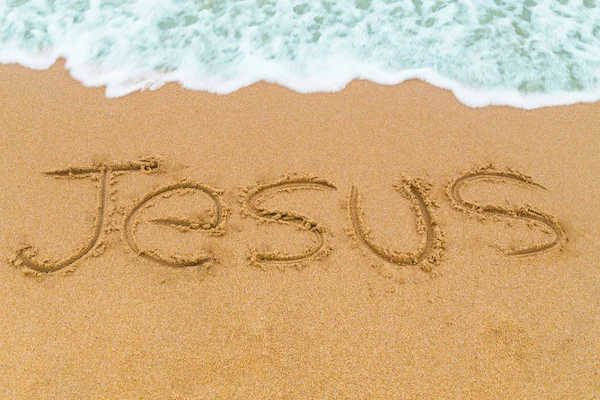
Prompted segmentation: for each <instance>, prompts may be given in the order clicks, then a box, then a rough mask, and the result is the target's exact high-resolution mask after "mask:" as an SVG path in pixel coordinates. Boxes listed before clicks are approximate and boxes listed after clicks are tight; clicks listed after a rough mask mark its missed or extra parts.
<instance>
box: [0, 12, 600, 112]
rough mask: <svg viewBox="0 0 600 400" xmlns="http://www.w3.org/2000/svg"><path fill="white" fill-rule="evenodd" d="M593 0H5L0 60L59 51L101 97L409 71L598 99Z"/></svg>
mask: <svg viewBox="0 0 600 400" xmlns="http://www.w3.org/2000/svg"><path fill="white" fill-rule="evenodd" d="M596 2H597V0H578V1H575V0H545V1H542V0H537V1H536V0H525V1H518V2H517V1H515V0H493V1H490V0H452V1H451V0H338V1H329V0H322V1H314V0H313V1H311V2H306V1H292V0H288V1H281V0H280V1H277V0H221V1H219V0H200V1H199V0H161V1H158V0H5V1H4V2H0V63H18V64H21V65H24V66H26V67H29V68H35V69H46V68H49V67H50V66H51V65H52V64H53V63H54V62H56V60H57V59H58V58H60V57H63V58H65V59H66V60H67V63H66V67H67V68H68V69H69V70H70V72H71V75H72V76H73V77H74V78H76V79H78V80H80V81H81V82H82V83H83V84H84V85H86V86H106V95H107V97H119V96H123V95H126V94H128V93H131V92H134V91H138V90H144V89H156V88H159V87H160V86H162V85H163V84H164V83H166V82H179V83H180V84H181V85H182V86H184V87H186V88H189V89H193V90H205V91H210V92H214V93H222V94H225V93H230V92H233V91H235V90H238V89H240V88H242V87H244V86H248V85H250V84H252V83H255V82H258V81H267V82H274V83H278V84H281V85H284V86H286V87H289V88H291V89H293V90H296V91H298V92H302V93H308V92H334V91H339V90H341V89H343V88H344V87H345V86H346V85H347V84H348V83H349V82H350V81H351V80H353V79H367V80H370V81H373V82H376V83H379V84H388V85H390V84H398V83H400V82H402V81H404V80H407V79H412V78H418V79H422V80H424V81H427V82H429V83H431V84H433V85H435V86H439V87H442V88H445V89H449V90H451V91H452V92H453V93H454V94H455V95H456V97H457V98H458V99H459V100H460V101H461V102H463V103H464V104H466V105H468V106H471V107H482V106H487V105H510V106H514V107H520V108H526V109H531V108H537V107H542V106H549V105H562V104H572V103H576V102H592V101H597V100H599V99H600V4H598V5H597V4H596Z"/></svg>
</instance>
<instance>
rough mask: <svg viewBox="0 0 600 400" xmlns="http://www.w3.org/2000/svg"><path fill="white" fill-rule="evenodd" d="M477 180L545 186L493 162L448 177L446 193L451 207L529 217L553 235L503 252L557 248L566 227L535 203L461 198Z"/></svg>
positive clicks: (482, 213) (483, 213)
mask: <svg viewBox="0 0 600 400" xmlns="http://www.w3.org/2000/svg"><path fill="white" fill-rule="evenodd" d="M476 181H492V182H497V181H512V182H516V183H519V184H522V185H524V186H525V187H527V188H529V189H537V190H546V188H544V187H543V186H542V185H540V184H538V183H536V182H534V181H533V179H532V178H531V177H529V176H527V175H524V174H522V173H520V172H518V171H514V170H511V169H507V170H505V171H502V170H499V169H497V168H495V167H494V166H492V165H484V166H480V167H477V168H475V169H474V170H472V171H466V172H463V173H462V174H461V175H460V176H459V177H458V178H456V179H455V180H453V181H451V182H450V184H449V185H448V186H447V189H446V194H447V195H448V197H449V198H450V201H451V203H452V207H453V208H454V209H456V210H458V211H461V212H466V213H467V214H477V215H480V216H486V215H498V216H502V217H507V218H517V219H524V220H529V221H531V220H533V221H537V222H540V223H541V224H543V225H545V226H547V227H548V228H549V229H550V230H551V231H552V232H553V233H554V239H553V240H551V241H549V242H546V243H544V244H539V245H534V246H530V247H523V248H519V249H513V250H508V251H506V252H505V253H506V254H507V255H511V256H527V255H533V254H537V253H540V252H543V251H547V250H550V249H552V248H555V247H559V248H560V246H561V245H562V243H563V242H565V241H566V239H567V238H566V235H565V231H564V229H563V227H562V226H561V224H560V223H559V222H558V220H557V219H556V218H555V217H554V216H552V215H550V214H547V213H544V212H542V211H540V210H537V209H536V208H534V207H531V206H522V207H514V208H508V207H502V206H496V205H489V204H486V205H480V204H476V203H471V202H468V201H466V200H464V199H463V197H462V195H461V189H462V188H463V187H464V186H465V185H467V184H469V183H472V182H476Z"/></svg>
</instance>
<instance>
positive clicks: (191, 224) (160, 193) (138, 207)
mask: <svg viewBox="0 0 600 400" xmlns="http://www.w3.org/2000/svg"><path fill="white" fill-rule="evenodd" d="M194 191H196V192H200V193H204V194H206V195H208V196H209V197H210V199H211V200H212V202H213V208H212V211H211V216H212V218H211V219H212V220H211V221H210V222H203V221H190V220H186V219H182V218H177V217H166V218H156V219H154V220H152V222H154V223H156V224H159V225H165V226H169V227H171V228H174V229H177V230H181V231H189V230H204V231H206V232H207V233H208V235H210V236H221V235H223V234H224V232H225V231H224V225H225V219H226V217H227V213H228V211H227V208H226V207H225V206H224V205H223V201H222V200H221V194H222V191H221V190H217V189H213V188H211V187H209V186H207V185H204V184H201V183H195V182H187V181H182V182H178V183H175V184H172V185H168V186H163V187H161V188H158V189H156V190H154V191H152V192H150V193H147V194H146V195H145V196H144V197H142V199H140V200H139V201H137V202H136V203H135V204H134V205H133V207H132V208H131V211H130V212H129V213H128V214H127V216H126V217H125V223H124V229H123V236H124V240H125V242H127V244H128V245H129V247H131V249H132V250H133V251H134V252H135V253H136V254H138V255H139V256H140V257H142V258H145V259H146V260H149V261H152V262H155V263H157V264H160V265H164V266H168V267H196V266H201V265H203V264H205V263H206V262H208V261H211V260H214V256H213V255H212V254H210V253H208V252H202V253H201V254H199V255H196V256H192V257H184V256H178V255H168V256H167V255H163V254H160V253H159V252H158V251H156V250H148V249H146V250H145V249H142V247H141V246H140V244H139V243H138V241H137V239H136V238H135V230H136V227H137V225H138V224H139V219H138V218H137V216H138V214H139V213H140V211H142V210H143V209H144V208H145V207H147V206H149V205H150V204H151V203H153V202H156V201H158V200H160V199H161V198H166V197H169V196H170V195H172V194H174V193H177V192H179V193H180V194H186V193H191V192H194Z"/></svg>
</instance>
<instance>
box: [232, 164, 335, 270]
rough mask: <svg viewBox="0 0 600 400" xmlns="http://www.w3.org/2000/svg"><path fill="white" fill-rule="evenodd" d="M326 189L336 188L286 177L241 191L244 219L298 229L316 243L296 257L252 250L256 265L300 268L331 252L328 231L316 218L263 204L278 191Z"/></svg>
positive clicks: (308, 179) (324, 182) (306, 178)
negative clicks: (310, 236) (308, 234)
mask: <svg viewBox="0 0 600 400" xmlns="http://www.w3.org/2000/svg"><path fill="white" fill-rule="evenodd" d="M308 189H312V190H325V189H333V190H335V189H336V187H335V186H334V185H333V184H332V183H331V182H329V181H327V180H325V179H320V178H316V177H313V176H291V175H290V176H285V177H284V178H282V179H280V180H278V181H276V182H273V183H267V184H264V185H258V186H255V187H251V188H242V189H240V191H241V195H240V196H241V204H242V216H247V215H250V216H252V218H255V219H257V220H259V221H262V222H278V223H283V224H291V225H295V226H297V227H298V228H299V229H300V230H304V231H308V232H310V233H312V235H313V236H314V239H315V244H314V245H313V246H311V247H308V248H307V249H306V250H305V251H304V252H302V253H297V254H285V253H279V252H270V253H259V252H256V251H254V250H252V251H251V253H250V256H249V259H250V262H251V263H252V264H253V265H257V266H260V267H264V266H265V264H273V265H276V266H278V267H280V268H283V266H285V265H290V266H295V267H297V268H301V267H302V266H303V265H304V264H305V263H306V262H308V261H310V260H320V259H323V258H325V257H327V255H329V253H330V252H331V246H330V245H328V244H327V242H326V241H325V237H324V235H323V234H324V232H325V228H324V227H323V226H322V225H320V224H319V223H318V222H316V221H314V220H313V219H311V218H309V217H306V216H304V215H302V214H300V213H297V212H294V211H286V210H277V209H267V208H265V207H264V206H263V205H262V203H263V202H264V200H265V199H266V198H267V197H270V196H272V195H274V194H275V193H277V192H291V191H296V190H308Z"/></svg>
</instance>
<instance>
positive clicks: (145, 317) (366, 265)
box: [0, 63, 600, 399]
mask: <svg viewBox="0 0 600 400" xmlns="http://www.w3.org/2000/svg"><path fill="white" fill-rule="evenodd" d="M63 68H64V64H62V63H59V64H57V65H55V66H54V67H52V68H51V69H50V70H49V71H44V72H36V71H31V70H27V69H24V68H20V67H16V66H2V67H1V68H0V168H1V171H2V172H1V176H2V179H1V180H0V193H1V196H0V257H1V261H0V398H2V399H58V398H60V399H100V398H104V399H210V398H227V399H229V398H232V399H233V398H238V399H260V398H290V399H308V398H356V399H358V398H373V399H382V398H405V399H440V398H449V399H452V398H473V399H593V398H599V397H600V374H599V372H598V371H599V369H600V316H599V310H600V273H599V271H600V270H599V267H600V266H599V261H600V246H599V245H600V228H599V226H600V207H599V206H600V189H599V187H598V182H600V179H599V178H600V167H599V161H600V156H599V154H600V103H596V104H578V105H573V106H568V107H553V108H544V109H540V110H535V111H524V110H518V109H512V108H506V107H488V108H484V109H470V108H467V107H465V106H463V105H462V104H460V103H458V102H457V101H456V99H455V98H454V97H453V96H452V94H451V93H449V92H447V91H444V90H439V89H436V88H433V87H431V86H428V85H426V84H424V83H422V82H416V81H411V82H407V83H404V84H401V85H398V86H393V87H384V86H378V85H375V84H371V83H367V82H359V81H355V82H353V83H352V84H350V85H349V86H348V87H347V88H346V89H345V90H344V91H342V92H340V93H335V94H311V95H302V94H298V93H294V92H292V91H290V90H288V89H285V88H282V87H279V86H275V85H268V84H257V85H253V86H251V87H248V88H245V89H243V90H240V91H238V92H236V93H233V94H230V95H227V96H217V95H212V94H207V93H200V92H191V91H186V90H184V89H181V88H180V87H178V86H177V85H167V86H166V87H164V88H162V89H160V90H158V91H155V92H150V91H147V92H142V93H136V94H132V95H130V96H127V97H124V98H120V99H112V100H111V99H106V98H105V97H104V92H103V90H102V89H100V88H98V89H89V88H85V87H83V86H82V85H81V84H79V83H78V82H76V81H74V80H72V79H71V78H70V77H69V76H68V73H67V72H66V71H65V70H64V69H63ZM140 160H141V161H140ZM135 162H142V163H145V164H143V165H142V164H129V163H135ZM489 164H492V165H493V167H489V166H487V165H489ZM143 166H145V169H146V171H141V169H143ZM482 166H483V167H482ZM486 166H487V167H486ZM69 168H70V170H69ZM86 168H87V169H86ZM119 169H120V170H121V171H120V172H119V171H117V170H119ZM61 170H62V172H61ZM52 171H54V172H53V173H50V174H44V172H52ZM465 171H466V172H465ZM69 172H70V173H71V175H69ZM461 174H464V175H461ZM523 174H524V175H527V176H529V177H531V178H528V177H527V176H524V175H523ZM451 182H454V184H455V186H454V187H453V186H452V185H450V186H448V184H449V183H451ZM275 183H277V184H275ZM538 185H542V186H543V187H544V188H545V190H543V189H542V188H541V187H540V186H538ZM532 189H534V190H532ZM448 194H450V197H452V199H450V198H449V196H448ZM100 211H102V212H100ZM100 222H101V223H102V224H101V226H100V224H99V223H100ZM95 224H96V225H97V227H96V228H95V227H94V225H95ZM90 238H91V239H97V240H92V241H91V239H90ZM33 248H35V249H37V254H35V255H34V253H35V251H34V250H33ZM510 252H515V253H525V255H524V256H523V255H521V256H518V255H510V254H508V253H510ZM79 258H80V259H79ZM76 259H78V260H76ZM74 260H76V261H75V262H73V261H74ZM181 265H192V266H190V267H181ZM49 271H50V272H49ZM52 271H54V272H52Z"/></svg>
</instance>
